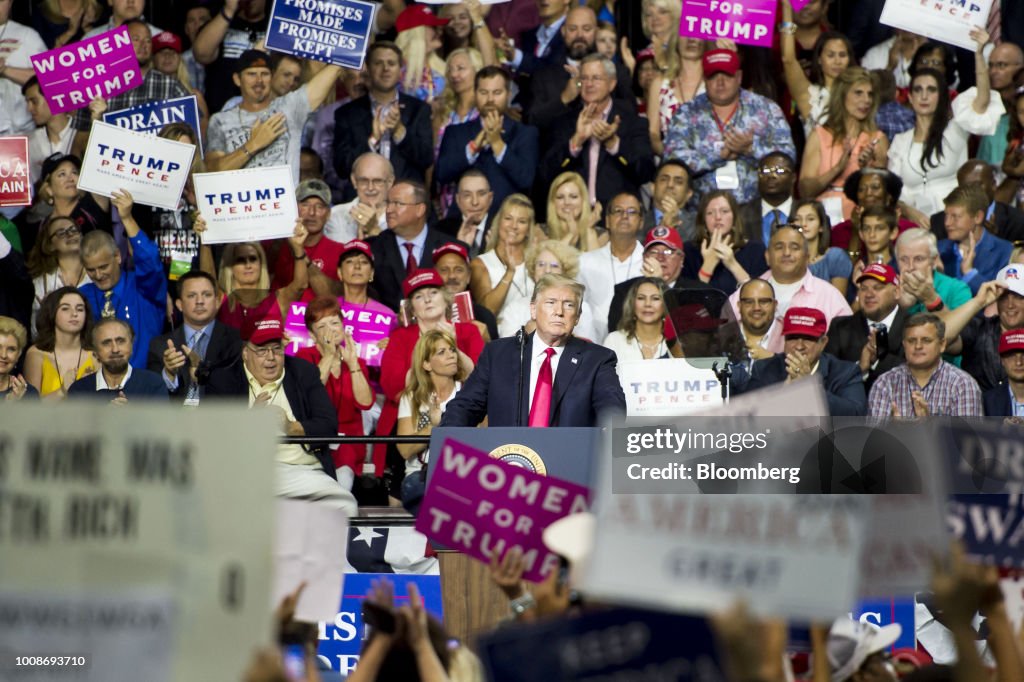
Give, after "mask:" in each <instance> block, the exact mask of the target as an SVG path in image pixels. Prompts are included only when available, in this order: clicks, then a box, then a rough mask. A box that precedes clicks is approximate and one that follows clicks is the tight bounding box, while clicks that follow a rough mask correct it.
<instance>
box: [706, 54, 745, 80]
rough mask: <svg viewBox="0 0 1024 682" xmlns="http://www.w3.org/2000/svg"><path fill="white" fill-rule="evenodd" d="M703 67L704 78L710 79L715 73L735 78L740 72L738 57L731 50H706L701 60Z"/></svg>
mask: <svg viewBox="0 0 1024 682" xmlns="http://www.w3.org/2000/svg"><path fill="white" fill-rule="evenodd" d="M701 63H702V64H703V65H704V77H705V78H711V77H712V76H714V75H715V74H716V73H727V74H729V75H730V76H735V75H736V72H737V71H739V70H740V56H739V55H738V54H736V53H735V52H733V51H732V50H722V49H718V50H708V51H707V52H705V53H704V57H703V58H702V60H701Z"/></svg>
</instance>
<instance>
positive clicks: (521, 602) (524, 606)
mask: <svg viewBox="0 0 1024 682" xmlns="http://www.w3.org/2000/svg"><path fill="white" fill-rule="evenodd" d="M508 606H509V608H510V609H512V613H514V614H515V615H516V616H517V617H518V616H521V615H523V614H524V613H526V612H527V611H529V610H530V609H532V608H533V607H535V606H537V600H536V599H534V598H533V595H532V594H530V593H529V592H527V593H525V594H523V596H521V597H516V598H515V599H512V600H510V601H509V603H508Z"/></svg>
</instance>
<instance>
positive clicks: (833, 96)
mask: <svg viewBox="0 0 1024 682" xmlns="http://www.w3.org/2000/svg"><path fill="white" fill-rule="evenodd" d="M877 113H878V92H876V91H875V87H874V84H873V82H872V80H871V76H870V75H869V74H868V72H867V71H866V70H864V69H862V68H861V67H859V66H852V67H850V68H848V69H846V70H845V71H843V72H842V73H841V74H839V75H838V76H837V77H836V79H835V80H834V81H833V83H832V87H831V88H830V91H829V103H828V115H827V117H826V118H825V122H824V123H823V124H822V125H819V126H818V127H817V128H815V129H814V133H813V134H812V135H810V136H808V138H807V146H806V147H805V148H804V158H803V163H802V164H801V166H800V167H801V168H802V169H803V175H802V177H801V178H800V195H801V196H803V197H806V198H808V199H810V198H814V199H817V200H818V201H820V202H821V203H822V204H823V205H824V206H825V211H826V212H827V213H828V215H829V218H830V219H831V221H832V222H833V223H836V224H838V223H841V222H843V221H844V220H849V219H850V215H851V214H852V212H853V208H854V206H855V205H856V204H854V203H853V202H852V201H850V199H849V198H848V197H847V196H846V194H845V193H844V192H843V183H845V182H846V178H847V177H849V176H850V175H851V174H853V173H854V172H856V171H858V170H860V169H862V168H868V167H871V168H885V165H886V155H887V154H888V152H889V139H888V138H887V137H886V136H885V133H883V132H882V131H880V130H879V129H878V126H877V125H876V124H875V114H877Z"/></svg>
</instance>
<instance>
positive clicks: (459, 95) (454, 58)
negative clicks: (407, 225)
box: [433, 5, 484, 215]
mask: <svg viewBox="0 0 1024 682" xmlns="http://www.w3.org/2000/svg"><path fill="white" fill-rule="evenodd" d="M452 6H453V5H445V7H452ZM445 65H446V66H445V86H444V90H442V91H441V96H440V97H439V98H438V99H437V100H435V101H434V116H433V122H434V163H435V164H436V163H437V158H438V156H439V155H440V153H441V139H442V138H443V137H444V131H445V130H446V129H447V128H448V126H450V125H457V124H459V123H467V122H469V121H475V120H476V119H478V118H480V112H479V111H478V110H477V108H476V86H475V81H476V73H477V71H479V70H480V69H482V68H483V66H484V60H483V57H481V56H480V52H479V51H478V50H476V49H474V48H472V47H460V48H459V49H457V50H454V51H453V52H452V53H451V54H449V55H448V59H447V60H445ZM455 186H456V183H449V184H446V185H444V186H442V187H441V188H440V201H441V210H440V212H439V213H440V215H445V214H446V213H448V208H449V207H450V206H451V205H452V202H453V201H454V200H455Z"/></svg>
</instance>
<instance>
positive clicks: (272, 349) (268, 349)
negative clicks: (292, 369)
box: [249, 346, 284, 358]
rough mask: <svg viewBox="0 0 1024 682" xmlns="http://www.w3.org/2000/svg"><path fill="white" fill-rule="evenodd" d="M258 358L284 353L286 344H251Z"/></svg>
mask: <svg viewBox="0 0 1024 682" xmlns="http://www.w3.org/2000/svg"><path fill="white" fill-rule="evenodd" d="M249 350H250V351H252V352H253V353H254V354H255V355H256V357H258V358H267V357H270V356H271V355H284V346H249Z"/></svg>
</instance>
